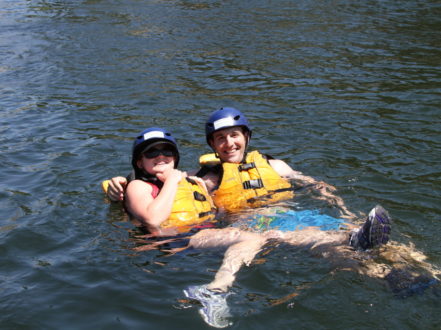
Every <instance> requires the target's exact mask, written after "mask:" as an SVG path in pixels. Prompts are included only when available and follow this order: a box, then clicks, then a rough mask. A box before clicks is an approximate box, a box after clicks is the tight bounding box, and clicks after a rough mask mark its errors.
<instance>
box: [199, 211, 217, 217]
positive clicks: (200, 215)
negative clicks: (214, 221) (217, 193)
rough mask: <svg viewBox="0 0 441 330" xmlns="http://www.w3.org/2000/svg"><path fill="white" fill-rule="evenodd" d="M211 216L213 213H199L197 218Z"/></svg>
mask: <svg viewBox="0 0 441 330" xmlns="http://www.w3.org/2000/svg"><path fill="white" fill-rule="evenodd" d="M211 214H214V212H213V211H207V212H201V213H199V218H203V217H206V216H207V215H211Z"/></svg>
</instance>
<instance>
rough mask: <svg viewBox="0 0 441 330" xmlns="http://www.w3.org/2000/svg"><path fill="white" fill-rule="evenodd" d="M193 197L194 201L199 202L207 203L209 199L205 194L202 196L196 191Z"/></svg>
mask: <svg viewBox="0 0 441 330" xmlns="http://www.w3.org/2000/svg"><path fill="white" fill-rule="evenodd" d="M193 196H194V199H195V200H197V201H199V202H205V201H206V200H207V198H206V197H205V196H204V195H203V194H201V193H200V192H199V191H194V192H193Z"/></svg>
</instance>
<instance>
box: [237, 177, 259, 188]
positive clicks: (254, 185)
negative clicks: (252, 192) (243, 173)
mask: <svg viewBox="0 0 441 330" xmlns="http://www.w3.org/2000/svg"><path fill="white" fill-rule="evenodd" d="M242 185H243V189H259V188H263V182H262V179H256V180H248V181H244V182H243V184H242Z"/></svg>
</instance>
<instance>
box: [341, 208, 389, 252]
mask: <svg viewBox="0 0 441 330" xmlns="http://www.w3.org/2000/svg"><path fill="white" fill-rule="evenodd" d="M391 223H392V220H391V218H390V216H389V214H388V213H387V211H386V210H385V209H384V208H383V207H381V206H380V205H377V206H375V207H374V208H373V209H372V210H371V211H370V212H369V215H368V217H367V219H366V222H365V223H364V224H363V226H362V227H361V228H359V229H357V230H355V231H353V232H352V233H351V237H350V238H349V245H351V246H352V247H353V248H354V249H356V250H367V249H372V248H374V247H376V246H380V245H382V244H386V243H387V242H388V241H389V235H390V230H391V228H390V227H391Z"/></svg>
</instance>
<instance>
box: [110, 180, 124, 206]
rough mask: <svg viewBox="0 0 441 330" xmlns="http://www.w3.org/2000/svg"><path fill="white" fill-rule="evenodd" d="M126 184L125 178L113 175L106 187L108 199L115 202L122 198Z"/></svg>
mask: <svg viewBox="0 0 441 330" xmlns="http://www.w3.org/2000/svg"><path fill="white" fill-rule="evenodd" d="M126 186H127V179H126V178H124V177H122V176H120V177H114V178H112V179H111V180H110V181H109V188H108V189H107V196H108V197H109V198H110V200H112V201H114V202H117V201H122V200H123V199H124V190H125V187H126Z"/></svg>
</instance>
